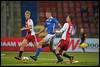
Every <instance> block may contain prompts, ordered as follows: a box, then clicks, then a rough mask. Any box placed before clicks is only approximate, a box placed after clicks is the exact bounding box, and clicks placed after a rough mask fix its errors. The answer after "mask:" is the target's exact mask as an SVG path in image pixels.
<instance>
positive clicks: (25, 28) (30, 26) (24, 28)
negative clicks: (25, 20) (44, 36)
mask: <svg viewBox="0 0 100 67" xmlns="http://www.w3.org/2000/svg"><path fill="white" fill-rule="evenodd" d="M28 29H30V30H32V25H29V27H23V28H21V29H20V30H28Z"/></svg>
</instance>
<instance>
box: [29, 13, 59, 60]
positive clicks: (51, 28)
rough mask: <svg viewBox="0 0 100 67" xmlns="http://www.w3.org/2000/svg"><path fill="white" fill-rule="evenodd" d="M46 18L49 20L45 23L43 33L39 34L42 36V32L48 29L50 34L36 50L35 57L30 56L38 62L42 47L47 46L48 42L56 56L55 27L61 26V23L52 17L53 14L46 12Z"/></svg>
mask: <svg viewBox="0 0 100 67" xmlns="http://www.w3.org/2000/svg"><path fill="white" fill-rule="evenodd" d="M46 18H47V20H46V21H45V22H44V29H43V30H42V31H40V32H39V33H38V34H40V33H41V32H43V31H44V30H46V29H47V30H46V31H47V32H48V34H47V35H46V36H45V37H44V38H43V39H42V40H41V41H40V42H39V44H38V45H37V50H36V53H35V56H30V57H31V58H32V59H33V60H34V61H36V60H37V59H38V56H39V54H40V52H41V50H42V47H43V46H44V45H46V43H47V42H48V44H50V49H51V50H52V51H53V53H54V54H55V55H56V53H55V51H54V50H53V47H52V46H53V39H54V37H55V33H54V30H55V27H56V25H58V26H60V23H59V22H58V21H57V19H56V18H53V17H52V15H51V12H46ZM60 27H61V26H60ZM56 57H57V56H56Z"/></svg>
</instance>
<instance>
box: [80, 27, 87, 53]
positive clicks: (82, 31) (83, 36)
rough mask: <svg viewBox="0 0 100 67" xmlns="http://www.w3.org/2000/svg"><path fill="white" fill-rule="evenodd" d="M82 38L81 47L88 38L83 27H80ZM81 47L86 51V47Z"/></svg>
mask: <svg viewBox="0 0 100 67" xmlns="http://www.w3.org/2000/svg"><path fill="white" fill-rule="evenodd" d="M80 39H81V43H80V47H81V45H82V44H83V43H84V41H85V39H86V34H85V32H84V29H83V28H81V29H80ZM81 48H82V50H83V52H85V47H81Z"/></svg>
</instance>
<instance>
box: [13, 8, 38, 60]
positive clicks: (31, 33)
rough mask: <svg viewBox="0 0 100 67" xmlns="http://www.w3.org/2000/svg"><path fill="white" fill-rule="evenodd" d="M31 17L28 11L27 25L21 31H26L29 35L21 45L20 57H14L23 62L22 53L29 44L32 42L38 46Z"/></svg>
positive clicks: (26, 14)
mask: <svg viewBox="0 0 100 67" xmlns="http://www.w3.org/2000/svg"><path fill="white" fill-rule="evenodd" d="M30 15H31V13H30V11H28V10H27V11H25V18H26V24H25V27H23V28H22V29H21V30H26V32H27V34H26V36H25V38H24V39H23V41H22V43H21V46H20V51H19V56H16V57H14V58H15V59H17V60H21V57H22V53H23V51H24V47H25V46H26V44H27V43H29V42H32V43H35V44H37V40H36V36H35V32H34V29H33V27H34V26H33V21H32V19H31V18H30Z"/></svg>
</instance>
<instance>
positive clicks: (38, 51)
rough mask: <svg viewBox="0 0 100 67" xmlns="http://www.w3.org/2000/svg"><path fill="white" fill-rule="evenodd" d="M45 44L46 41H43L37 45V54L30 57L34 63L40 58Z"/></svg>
mask: <svg viewBox="0 0 100 67" xmlns="http://www.w3.org/2000/svg"><path fill="white" fill-rule="evenodd" d="M44 42H45V40H44V39H42V40H41V41H40V42H39V44H37V50H36V53H35V56H30V57H31V58H32V59H33V60H34V61H36V60H37V59H38V56H39V54H40V52H41V50H42V44H43V43H44Z"/></svg>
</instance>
